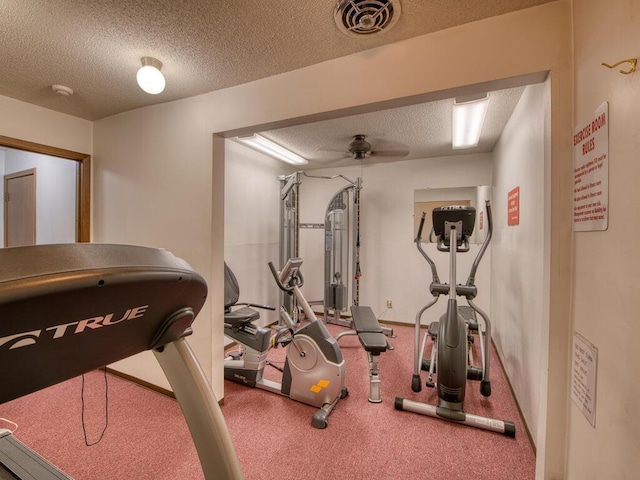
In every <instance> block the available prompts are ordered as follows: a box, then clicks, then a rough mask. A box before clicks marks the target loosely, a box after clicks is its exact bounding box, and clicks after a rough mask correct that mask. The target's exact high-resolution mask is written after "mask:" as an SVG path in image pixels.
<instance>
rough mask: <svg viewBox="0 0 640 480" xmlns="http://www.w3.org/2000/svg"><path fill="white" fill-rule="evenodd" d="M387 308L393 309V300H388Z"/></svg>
mask: <svg viewBox="0 0 640 480" xmlns="http://www.w3.org/2000/svg"><path fill="white" fill-rule="evenodd" d="M387 308H393V302H392V301H391V300H387Z"/></svg>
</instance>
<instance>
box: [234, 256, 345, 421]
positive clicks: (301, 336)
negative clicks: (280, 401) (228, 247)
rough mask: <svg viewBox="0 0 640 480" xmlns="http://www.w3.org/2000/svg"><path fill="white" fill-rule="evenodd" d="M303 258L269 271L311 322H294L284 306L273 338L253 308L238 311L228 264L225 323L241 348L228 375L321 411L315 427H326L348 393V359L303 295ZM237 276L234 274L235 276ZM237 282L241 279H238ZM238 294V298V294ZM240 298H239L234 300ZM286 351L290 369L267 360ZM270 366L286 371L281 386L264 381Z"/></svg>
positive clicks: (236, 296) (236, 289)
mask: <svg viewBox="0 0 640 480" xmlns="http://www.w3.org/2000/svg"><path fill="white" fill-rule="evenodd" d="M301 265H302V259H300V258H291V259H289V260H288V261H287V263H286V264H285V266H284V267H283V269H282V271H280V272H277V271H276V269H275V267H274V266H273V263H271V262H269V268H270V269H271V273H272V274H273V278H274V279H275V281H276V284H277V285H278V287H280V289H281V290H282V291H284V292H285V293H287V294H288V295H294V296H295V298H296V300H297V302H298V305H300V306H301V307H302V309H303V311H304V313H305V315H306V316H307V319H308V320H309V323H308V324H306V325H304V326H299V325H297V324H295V323H294V321H293V320H292V319H291V316H290V315H289V313H288V312H287V311H286V309H285V308H284V307H281V309H280V316H281V318H282V320H283V322H284V324H285V325H284V326H283V327H279V328H278V329H277V333H276V334H275V335H272V332H271V329H270V328H264V327H260V326H258V325H256V324H255V323H253V321H255V320H257V319H258V318H259V317H260V315H259V313H258V312H257V311H255V310H253V309H252V308H250V307H251V306H256V307H261V306H260V305H256V304H249V306H248V307H244V308H242V309H240V310H235V311H234V310H232V309H231V307H232V306H233V305H234V304H235V302H236V301H237V298H238V294H237V291H238V287H237V282H235V285H234V284H233V283H234V282H230V281H229V280H228V279H231V277H230V276H229V273H231V271H230V270H229V269H228V267H227V266H226V265H225V270H226V272H225V297H226V298H227V300H226V302H227V305H225V317H224V318H225V325H224V334H225V335H226V336H227V337H229V338H231V339H233V340H235V341H236V342H237V343H238V345H239V348H238V350H237V351H235V352H232V353H230V354H228V355H227V356H226V358H225V360H224V377H225V378H226V379H227V380H231V381H234V382H236V383H241V384H244V385H248V386H250V387H257V388H261V389H263V390H267V391H269V392H272V393H278V394H280V395H284V396H287V397H289V398H291V399H292V400H296V401H298V402H302V403H305V404H307V405H311V406H314V407H318V408H319V410H318V411H316V412H315V414H314V415H313V418H312V420H311V425H313V426H314V427H315V428H326V427H327V425H328V421H327V417H328V416H329V414H330V413H331V410H333V408H334V407H335V405H336V404H337V403H338V400H340V399H341V398H344V397H346V396H347V395H348V391H347V389H346V387H345V386H344V378H345V368H344V359H343V357H342V352H341V350H340V346H339V345H338V342H337V341H336V340H335V339H334V338H333V337H332V336H331V334H330V333H329V331H328V330H327V327H326V326H325V325H324V323H322V322H319V321H318V320H317V318H316V316H315V314H314V313H313V310H312V309H311V307H310V306H309V303H308V302H307V300H306V299H305V298H304V296H303V295H302V292H301V291H300V287H302V285H303V284H304V279H303V277H302V273H301V272H300V266H301ZM231 276H233V273H231ZM233 279H234V280H235V277H233ZM234 292H235V294H234ZM234 299H235V300H234ZM280 345H282V346H285V347H286V358H285V363H284V367H283V368H280V367H277V366H275V365H273V364H271V363H269V362H268V361H267V354H268V352H269V350H270V349H271V347H274V348H276V347H278V346H280ZM266 365H270V366H272V367H274V368H276V369H277V370H279V371H280V372H281V373H282V382H281V383H277V382H274V381H271V380H268V379H266V378H264V377H263V374H264V368H265V366H266Z"/></svg>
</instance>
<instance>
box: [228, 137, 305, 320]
mask: <svg viewBox="0 0 640 480" xmlns="http://www.w3.org/2000/svg"><path fill="white" fill-rule="evenodd" d="M225 146H226V149H225V183H224V196H225V202H224V259H225V261H226V262H227V265H229V267H230V268H231V270H233V273H234V275H235V276H236V278H237V279H238V284H239V285H240V301H241V302H253V303H261V304H264V305H272V306H277V305H278V296H279V295H278V292H279V289H278V287H277V286H276V284H275V282H274V280H273V277H272V276H271V273H270V271H269V267H268V265H267V263H268V262H273V264H274V265H275V266H276V268H278V261H279V259H278V256H279V253H278V252H279V249H278V245H279V240H280V237H279V235H280V228H279V227H280V201H279V200H280V181H279V180H278V176H279V175H288V174H289V173H291V172H292V171H294V169H293V168H291V167H290V166H287V165H286V164H284V163H282V162H280V161H278V160H274V159H273V158H271V157H268V156H266V155H263V154H262V153H258V152H256V151H254V150H251V149H250V148H247V147H245V146H244V145H240V144H239V143H237V142H235V141H231V140H227V141H226V142H225ZM259 312H260V324H261V325H265V324H267V323H272V322H277V321H278V312H277V311H269V310H259Z"/></svg>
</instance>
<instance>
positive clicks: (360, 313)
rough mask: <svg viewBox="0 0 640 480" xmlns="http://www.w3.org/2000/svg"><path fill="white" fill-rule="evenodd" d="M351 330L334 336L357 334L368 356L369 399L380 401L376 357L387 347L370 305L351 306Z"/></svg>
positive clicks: (337, 337)
mask: <svg viewBox="0 0 640 480" xmlns="http://www.w3.org/2000/svg"><path fill="white" fill-rule="evenodd" d="M351 316H352V320H353V321H352V326H353V330H348V331H346V332H342V333H340V334H338V335H337V336H336V340H339V339H340V337H342V336H344V335H358V339H359V340H360V343H361V344H362V346H363V347H364V349H365V351H366V352H367V355H368V357H369V401H370V402H371V403H380V402H382V399H381V398H380V377H379V376H378V375H379V373H380V371H379V367H378V357H379V356H380V354H381V353H382V352H386V351H387V349H388V348H389V344H388V343H387V338H386V337H385V335H384V333H383V332H384V330H383V327H382V326H381V325H380V324H379V323H378V319H377V318H376V316H375V315H374V313H373V310H371V307H360V306H356V305H353V306H352V307H351Z"/></svg>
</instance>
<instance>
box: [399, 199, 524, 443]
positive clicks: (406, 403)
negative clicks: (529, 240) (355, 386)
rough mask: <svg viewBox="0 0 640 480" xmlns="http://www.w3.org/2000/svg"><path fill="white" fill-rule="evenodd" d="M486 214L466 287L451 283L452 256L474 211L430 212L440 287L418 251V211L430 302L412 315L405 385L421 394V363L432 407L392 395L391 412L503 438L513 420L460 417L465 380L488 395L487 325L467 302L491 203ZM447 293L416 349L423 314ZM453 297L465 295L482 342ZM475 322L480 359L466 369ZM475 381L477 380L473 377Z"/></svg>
mask: <svg viewBox="0 0 640 480" xmlns="http://www.w3.org/2000/svg"><path fill="white" fill-rule="evenodd" d="M486 210H487V224H488V231H487V236H486V237H485V239H484V242H483V243H482V246H481V247H480V250H479V252H478V255H477V256H476V258H475V260H474V262H473V265H472V267H471V272H470V273H469V278H468V279H467V283H466V284H464V285H461V284H458V285H457V284H456V253H462V252H468V251H469V237H470V236H471V234H472V233H473V228H474V225H475V217H476V210H475V208H474V207H469V206H459V205H453V206H447V207H439V208H435V209H434V210H433V229H434V233H435V235H436V237H437V249H438V251H441V252H449V282H450V283H449V284H447V283H441V282H440V279H439V277H438V272H437V269H436V265H435V263H434V262H433V260H431V258H430V257H429V255H427V253H426V252H425V251H424V249H423V248H422V229H423V227H424V220H425V213H424V212H423V213H422V218H421V219H420V226H419V228H418V235H417V237H416V239H415V242H416V246H417V248H418V251H419V252H420V253H421V254H422V256H423V257H424V258H425V260H426V261H427V263H428V264H429V266H430V267H431V274H432V277H433V281H432V282H431V285H430V287H429V290H430V292H431V295H433V300H431V301H430V302H429V303H427V304H426V305H424V306H423V307H421V308H420V310H418V313H417V314H416V323H415V343H414V372H413V377H412V381H411V389H412V390H413V391H414V392H420V391H421V390H422V384H421V378H420V371H421V369H422V368H423V365H425V366H426V367H427V368H428V369H429V379H428V381H427V386H430V387H432V386H434V384H433V374H434V373H435V374H436V375H437V390H438V405H437V406H434V405H429V404H425V403H420V402H415V401H413V400H408V399H405V398H401V397H396V400H395V408H396V410H407V411H410V412H414V413H419V414H421V415H427V416H430V417H436V418H442V419H445V420H449V421H452V422H456V423H463V424H465V425H469V426H473V427H476V428H482V429H485V430H490V431H493V432H498V433H502V434H504V435H506V436H508V437H515V435H516V430H515V425H514V424H513V422H509V421H503V420H494V419H492V418H487V417H481V416H478V415H473V414H471V413H466V412H465V411H464V410H463V404H464V398H465V393H466V382H467V379H481V382H480V393H481V394H482V395H483V396H485V397H488V396H490V395H491V382H490V375H489V374H490V369H489V357H490V352H491V350H490V348H491V322H490V320H489V317H488V316H487V314H486V313H484V312H483V311H482V310H481V309H480V308H479V307H478V306H476V305H475V304H474V302H473V300H474V299H475V297H476V295H477V293H478V289H477V287H476V285H475V275H476V270H477V268H478V265H479V263H480V260H481V259H482V256H483V255H484V252H485V250H486V249H487V246H488V245H489V242H490V241H491V234H492V229H493V224H492V217H491V205H490V202H489V201H488V200H487V201H486ZM441 294H443V295H448V296H449V299H448V303H447V310H446V312H445V313H444V314H443V315H442V316H441V317H440V320H439V321H437V322H433V323H432V324H431V325H430V326H429V331H428V332H427V333H426V334H425V338H424V341H423V342H422V345H421V344H420V326H421V318H422V315H423V314H424V312H425V311H426V310H427V309H429V308H430V307H432V306H433V305H435V304H436V302H437V301H438V299H439V296H440V295H441ZM458 296H461V297H465V298H466V300H467V303H468V304H469V307H471V309H472V311H473V312H474V313H477V314H479V315H480V316H481V317H482V318H483V319H484V323H485V327H486V332H485V335H484V342H483V338H482V328H480V327H479V326H477V322H475V321H474V320H475V315H470V316H469V315H465V316H466V317H467V318H466V319H465V316H463V314H461V313H462V312H464V308H465V307H459V306H458V298H457V297H458ZM474 323H475V327H477V331H478V336H479V340H480V350H481V357H482V369H481V371H479V369H478V368H477V367H473V366H470V365H469V361H468V359H469V350H470V349H469V343H470V342H469V338H470V336H469V331H470V325H473V324H474ZM427 338H431V339H432V340H433V342H434V345H433V348H432V355H431V360H430V361H423V360H422V355H423V351H424V348H425V345H426V341H427ZM478 377H479V378H478Z"/></svg>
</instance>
